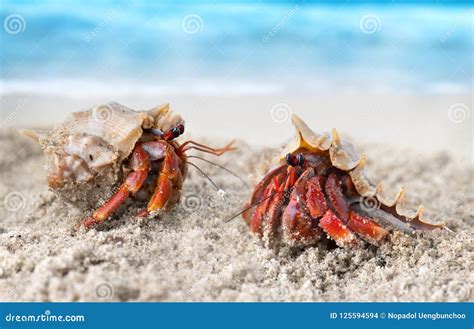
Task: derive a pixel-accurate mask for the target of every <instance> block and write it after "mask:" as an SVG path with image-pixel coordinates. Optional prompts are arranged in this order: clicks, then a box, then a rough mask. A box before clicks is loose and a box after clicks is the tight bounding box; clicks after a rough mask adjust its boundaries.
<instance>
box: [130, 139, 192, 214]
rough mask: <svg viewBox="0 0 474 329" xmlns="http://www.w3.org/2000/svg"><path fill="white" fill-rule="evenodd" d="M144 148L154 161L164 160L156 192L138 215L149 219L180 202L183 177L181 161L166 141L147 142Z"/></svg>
mask: <svg viewBox="0 0 474 329" xmlns="http://www.w3.org/2000/svg"><path fill="white" fill-rule="evenodd" d="M143 147H144V149H145V150H146V151H147V152H148V153H149V154H150V158H151V159H152V160H159V159H160V158H161V157H162V158H163V163H162V165H161V169H160V175H159V176H158V183H157V185H156V188H155V192H154V193H153V196H152V197H151V199H150V201H149V203H148V205H147V208H146V209H145V210H142V211H141V212H139V214H138V216H140V217H148V216H150V215H154V214H156V213H157V212H159V211H160V210H162V209H163V208H166V209H169V208H170V207H172V206H173V205H174V204H175V203H176V202H177V201H178V200H179V198H180V196H181V194H180V190H181V188H182V185H183V176H182V174H181V170H180V166H179V164H180V161H181V160H180V158H179V157H178V155H177V154H176V153H175V151H174V149H173V148H172V147H171V146H170V145H169V144H168V143H166V142H164V141H154V142H147V143H143Z"/></svg>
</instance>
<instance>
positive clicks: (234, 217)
mask: <svg viewBox="0 0 474 329" xmlns="http://www.w3.org/2000/svg"><path fill="white" fill-rule="evenodd" d="M277 193H278V192H273V193H272V194H270V195H269V196H267V197H266V198H263V199H262V200H260V201H257V202H255V203H254V204H252V205H250V206H248V207H247V208H245V209H244V210H243V211H241V212H239V213H238V214H235V215H234V216H232V217H231V218H229V219H226V220H225V221H224V223H229V222H231V221H233V220H234V219H236V218H237V217H239V216H240V215H242V214H243V213H244V212H246V211H247V210H250V209H252V208H253V207H255V206H258V205H259V204H260V203H262V202H263V201H266V200H268V199H270V198H271V197H273V196H274V195H275V194H277Z"/></svg>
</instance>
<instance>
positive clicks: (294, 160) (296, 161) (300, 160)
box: [286, 153, 305, 167]
mask: <svg viewBox="0 0 474 329" xmlns="http://www.w3.org/2000/svg"><path fill="white" fill-rule="evenodd" d="M304 160H305V159H304V155H303V154H298V155H294V154H291V153H288V154H287V155H286V163H287V164H288V165H289V166H292V167H300V166H302V165H304Z"/></svg>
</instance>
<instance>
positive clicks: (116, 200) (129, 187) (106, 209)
mask: <svg viewBox="0 0 474 329" xmlns="http://www.w3.org/2000/svg"><path fill="white" fill-rule="evenodd" d="M130 163H131V167H132V170H133V172H131V173H130V174H128V176H127V178H126V179H125V181H124V182H123V184H122V185H121V186H120V187H119V189H118V191H117V192H115V193H114V195H112V197H111V198H110V199H109V200H108V201H107V202H105V203H104V205H102V207H100V208H99V209H97V210H96V211H95V212H94V213H93V214H92V216H91V217H89V218H87V219H86V220H85V221H84V226H85V227H86V228H90V227H92V226H94V225H96V224H99V223H102V222H104V221H105V220H106V219H107V218H109V217H110V216H111V215H112V214H113V213H114V212H115V211H116V210H117V209H118V208H119V207H120V206H121V205H122V204H123V203H124V202H125V200H127V198H128V197H129V196H130V194H135V193H137V192H138V191H139V190H140V188H141V187H142V186H143V183H144V182H145V181H146V179H147V177H148V171H149V169H150V160H149V157H148V154H147V153H146V152H145V151H144V150H143V148H142V146H141V145H140V144H137V145H135V148H134V150H133V152H132V158H131V162H130Z"/></svg>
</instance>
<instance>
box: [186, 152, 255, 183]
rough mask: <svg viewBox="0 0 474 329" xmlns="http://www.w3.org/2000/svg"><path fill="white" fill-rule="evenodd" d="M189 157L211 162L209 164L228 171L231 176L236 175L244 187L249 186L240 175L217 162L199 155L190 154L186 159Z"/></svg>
mask: <svg viewBox="0 0 474 329" xmlns="http://www.w3.org/2000/svg"><path fill="white" fill-rule="evenodd" d="M189 158H194V159H199V160H201V161H204V162H207V163H209V164H211V165H213V166H215V167H217V168H220V169H222V170H224V171H226V172H228V173H229V174H231V175H232V176H234V177H236V178H237V179H239V180H240V181H241V182H242V183H243V184H244V185H245V186H246V187H249V185H248V184H247V182H246V181H245V180H244V179H243V178H242V177H240V176H239V175H237V174H236V173H235V172H233V171H232V170H230V169H227V168H226V167H224V166H221V165H220V164H217V163H215V162H212V161H210V160H207V159H204V158H201V157H200V156H197V155H190V156H188V159H189Z"/></svg>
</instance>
